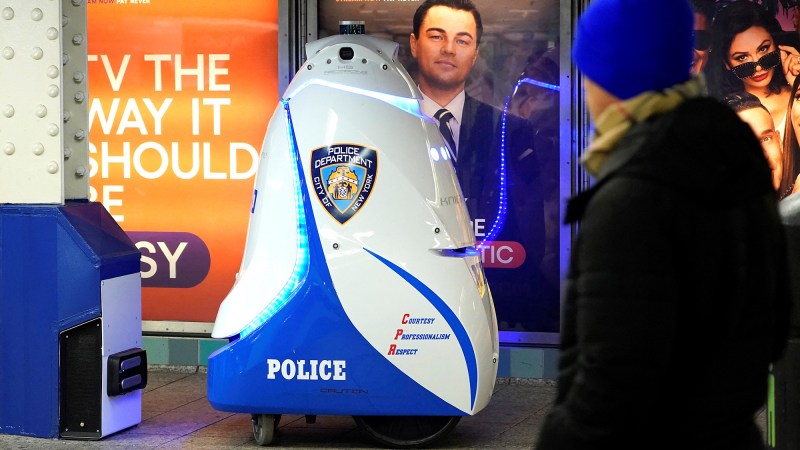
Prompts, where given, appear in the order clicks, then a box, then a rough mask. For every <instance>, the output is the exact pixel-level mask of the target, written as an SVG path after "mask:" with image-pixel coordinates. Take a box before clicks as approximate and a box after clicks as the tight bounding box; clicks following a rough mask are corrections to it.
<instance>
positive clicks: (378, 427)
mask: <svg viewBox="0 0 800 450" xmlns="http://www.w3.org/2000/svg"><path fill="white" fill-rule="evenodd" d="M353 418H354V419H355V421H356V423H357V424H358V426H359V427H360V428H361V429H362V430H364V432H366V433H367V434H368V435H369V436H370V437H371V438H372V439H374V440H375V441H377V442H379V443H381V444H383V445H385V446H387V447H391V448H419V447H426V446H428V445H430V444H432V443H434V442H436V441H438V440H439V439H441V438H443V437H444V436H446V435H447V433H449V432H450V431H451V430H452V429H453V428H454V427H455V426H456V424H457V423H458V421H459V420H460V419H461V417H459V416H454V417H451V416H353Z"/></svg>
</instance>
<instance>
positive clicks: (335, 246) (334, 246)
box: [333, 242, 339, 250]
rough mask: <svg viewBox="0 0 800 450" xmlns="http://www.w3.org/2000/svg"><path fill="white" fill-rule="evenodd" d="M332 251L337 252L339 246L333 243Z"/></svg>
mask: <svg viewBox="0 0 800 450" xmlns="http://www.w3.org/2000/svg"><path fill="white" fill-rule="evenodd" d="M333 249H334V250H338V249H339V244H337V243H335V242H334V243H333Z"/></svg>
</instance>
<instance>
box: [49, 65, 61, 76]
mask: <svg viewBox="0 0 800 450" xmlns="http://www.w3.org/2000/svg"><path fill="white" fill-rule="evenodd" d="M58 73H59V70H58V67H56V66H50V67H48V68H47V76H48V77H49V78H57V77H58Z"/></svg>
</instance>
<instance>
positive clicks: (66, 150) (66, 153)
mask: <svg viewBox="0 0 800 450" xmlns="http://www.w3.org/2000/svg"><path fill="white" fill-rule="evenodd" d="M70 157H72V149H71V148H69V147H64V159H69V158H70Z"/></svg>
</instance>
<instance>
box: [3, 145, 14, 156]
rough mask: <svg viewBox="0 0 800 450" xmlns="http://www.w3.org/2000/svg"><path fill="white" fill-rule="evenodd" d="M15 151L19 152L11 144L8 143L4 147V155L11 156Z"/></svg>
mask: <svg viewBox="0 0 800 450" xmlns="http://www.w3.org/2000/svg"><path fill="white" fill-rule="evenodd" d="M15 151H17V148H16V147H15V146H14V144H12V143H11V142H6V143H5V144H4V145H3V153H5V154H6V155H9V156H11V155H13V154H14V152H15Z"/></svg>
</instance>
